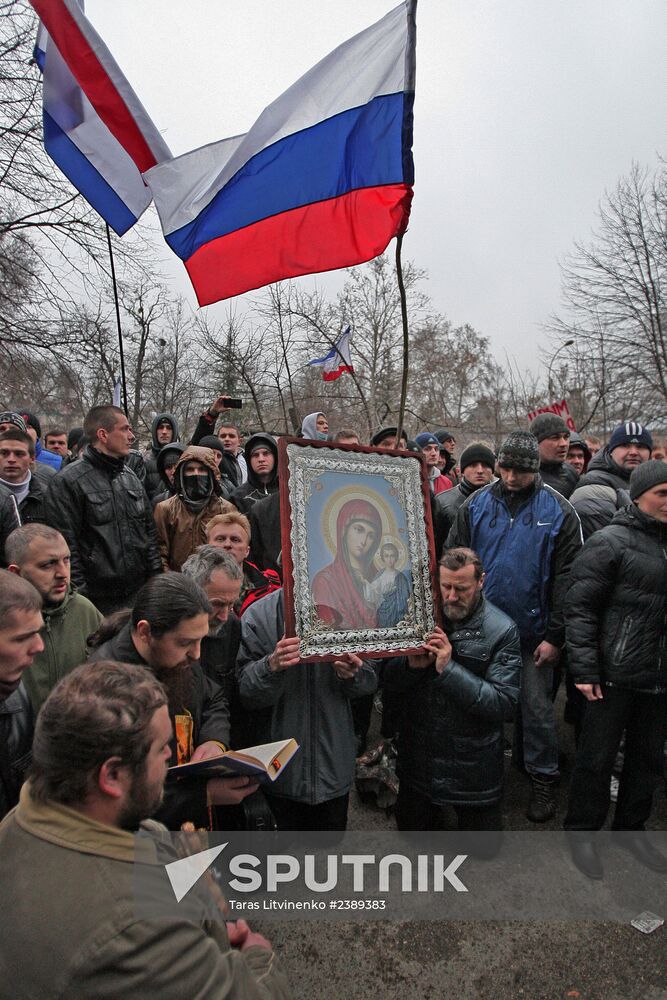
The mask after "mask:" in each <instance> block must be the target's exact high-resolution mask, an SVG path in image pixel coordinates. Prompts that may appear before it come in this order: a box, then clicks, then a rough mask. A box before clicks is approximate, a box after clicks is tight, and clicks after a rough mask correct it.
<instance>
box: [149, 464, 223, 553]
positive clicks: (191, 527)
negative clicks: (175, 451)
mask: <svg viewBox="0 0 667 1000" xmlns="http://www.w3.org/2000/svg"><path fill="white" fill-rule="evenodd" d="M193 461H196V462H201V463H202V464H203V465H205V466H206V468H207V470H208V476H209V493H208V496H207V497H205V498H202V499H201V500H197V501H192V500H190V499H188V497H187V495H186V493H185V487H184V469H185V466H186V465H187V463H188V462H193ZM174 485H175V487H176V492H175V494H174V496H172V497H169V499H168V500H162V501H161V502H160V503H159V504H158V505H157V506H156V508H155V511H154V516H155V525H156V527H157V535H158V541H159V545H160V556H161V558H162V566H163V568H164V569H165V570H169V569H173V570H177V571H179V572H180V569H181V566H182V565H183V563H184V562H185V560H186V559H187V558H188V556H191V555H192V553H193V552H194V551H195V550H196V549H198V548H199V546H200V545H205V544H206V531H205V528H206V525H207V524H208V522H209V521H210V520H211V518H212V517H215V515H216V514H226V513H228V512H229V511H232V510H234V508H233V507H232V505H231V504H230V503H228V501H227V500H223V498H222V497H221V496H220V471H219V469H218V466H217V464H216V461H215V457H214V455H213V452H212V451H211V450H210V448H198V447H196V446H193V445H190V446H189V447H188V448H186V449H185V451H184V452H183V454H182V455H181V457H180V458H179V460H178V462H177V463H176V472H175V474H174Z"/></svg>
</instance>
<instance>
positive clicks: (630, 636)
mask: <svg viewBox="0 0 667 1000" xmlns="http://www.w3.org/2000/svg"><path fill="white" fill-rule="evenodd" d="M565 611H566V616H567V650H568V669H569V670H570V672H571V674H572V677H573V678H574V682H575V684H600V683H602V684H604V683H608V684H616V685H618V686H619V687H624V688H632V689H634V690H637V691H647V692H651V693H659V692H662V691H667V524H663V523H662V522H660V521H658V520H657V518H654V517H649V516H648V515H647V514H645V513H644V512H643V511H641V510H640V509H639V507H637V506H636V505H635V504H633V503H631V504H629V505H628V506H627V507H625V508H623V510H620V511H618V513H617V514H616V515H615V516H614V519H613V520H612V522H611V524H610V525H608V526H607V527H605V528H601V529H600V530H599V531H596V532H595V533H594V534H593V535H592V536H591V538H589V539H588V541H587V542H586V544H585V545H584V547H583V549H582V550H581V552H580V553H579V555H578V556H577V558H576V559H575V561H574V563H573V565H572V572H571V574H570V586H569V589H568V594H567V603H566V608H565Z"/></svg>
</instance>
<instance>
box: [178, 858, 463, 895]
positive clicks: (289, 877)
mask: <svg viewBox="0 0 667 1000" xmlns="http://www.w3.org/2000/svg"><path fill="white" fill-rule="evenodd" d="M226 846H227V844H226V843H225V844H222V845H221V846H219V847H214V848H211V849H209V850H207V851H198V852H197V853H196V854H191V855H189V856H188V857H186V858H182V859H179V860H178V861H172V862H170V863H169V864H167V865H165V869H166V871H167V876H168V878H169V881H170V883H171V887H172V889H173V890H174V895H175V896H176V900H177V902H180V901H181V899H183V897H184V896H185V895H186V894H187V893H188V892H189V890H190V889H191V888H192V886H193V885H194V884H195V883H196V882H197V881H198V880H199V879H200V878H201V876H202V875H203V874H204V873H205V872H206V870H207V868H209V867H210V865H211V864H212V863H213V861H215V860H216V858H218V857H219V855H220V854H221V853H222V851H223V850H224V848H225V847H226ZM467 857H468V855H467V854H457V855H456V857H455V858H453V859H452V860H451V861H450V862H449V864H447V865H445V861H446V858H445V856H444V854H434V855H428V854H419V855H417V858H416V864H415V860H413V859H411V858H408V857H406V855H405V854H389V855H387V856H386V857H381V858H379V859H378V858H377V857H376V856H375V855H374V854H344V855H342V857H340V858H339V857H338V856H337V855H335V854H329V855H328V856H327V858H326V877H325V878H324V880H323V881H322V879H320V878H318V875H317V872H316V867H319V868H321V867H322V859H321V858H319V859H316V857H315V855H314V854H306V855H304V857H303V859H300V858H298V857H296V856H295V855H290V854H268V855H266V856H265V857H263V858H258V857H257V856H256V855H254V854H238V855H235V856H234V857H232V858H231V859H230V861H229V875H230V876H231V878H230V880H229V883H228V885H229V889H230V890H231V891H233V892H243V893H256V892H269V893H276V892H282V890H283V888H284V887H285V885H287V884H289V883H292V882H295V883H296V882H298V883H302V884H303V886H304V887H305V888H306V889H307V890H309V891H310V892H321V893H331V892H335V890H336V889H337V888H338V885H339V872H340V871H341V868H342V866H343V865H345V866H348V871H349V873H350V874H351V876H352V886H351V888H352V891H353V892H355V893H364V892H367V891H368V890H369V888H370V887H371V886H372V888H373V891H376V892H382V893H387V892H390V891H391V889H392V888H393V887H394V884H393V879H394V878H397V877H398V878H400V890H401V892H444V891H445V888H447V887H450V888H452V889H454V890H455V891H456V892H468V889H467V887H466V886H465V885H464V884H463V882H462V881H461V879H460V878H459V876H458V875H457V871H458V869H459V868H460V867H461V865H462V864H463V862H464V861H466V860H467ZM316 860H317V861H318V862H319V864H316ZM272 902H273V903H275V902H276V901H275V900H274V901H272ZM280 908H281V907H280V906H279V905H276V906H271V907H269V909H280Z"/></svg>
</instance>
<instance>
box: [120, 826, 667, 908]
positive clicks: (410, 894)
mask: <svg viewBox="0 0 667 1000" xmlns="http://www.w3.org/2000/svg"><path fill="white" fill-rule="evenodd" d="M646 836H648V835H646ZM650 837H651V839H652V842H653V845H654V847H655V849H657V850H659V849H660V846H662V848H663V850H665V851H666V853H667V834H665V833H662V832H659V831H652V832H651V834H650ZM661 841H662V845H661V843H660V842H661ZM596 845H597V847H598V850H599V854H600V857H601V858H602V859H603V863H604V878H603V879H601V880H598V882H596V883H594V884H592V883H591V880H590V879H588V878H586V876H585V874H582V873H581V871H579V870H578V869H577V867H576V866H575V865H574V863H573V861H572V858H571V855H570V850H569V842H568V839H567V837H566V836H565V834H563V833H560V832H557V831H546V832H544V833H540V834H539V835H536V834H535V833H534V832H532V831H529V832H523V831H517V832H514V833H510V834H505V835H504V838H500V837H499V836H498V835H497V834H494V833H493V832H491V833H472V834H469V833H465V832H459V833H456V832H450V831H444V832H443V831H429V832H425V833H424V832H422V833H418V834H405V833H401V832H399V831H397V832H385V831H382V832H375V831H348V832H347V833H345V834H339V833H337V832H333V833H326V834H325V833H321V834H305V833H302V832H299V831H293V832H280V833H276V834H269V833H248V832H239V833H237V832H235V831H225V833H224V834H223V835H221V836H217V835H215V834H205V833H197V834H196V836H195V837H194V838H191V837H190V835H187V836H186V837H185V840H184V837H183V835H182V834H178V833H175V834H166V832H163V833H157V834H153V835H150V834H149V833H148V831H147V832H146V833H142V834H138V835H137V837H136V849H135V865H134V884H135V899H136V904H137V910H138V913H139V915H140V917H141V919H148V918H153V917H154V916H156V915H157V916H160V917H163V916H170V917H173V918H174V919H177V920H179V919H189V917H188V913H189V912H190V911H192V914H197V913H200V911H201V909H202V907H207V906H209V905H210V906H211V907H212V910H213V917H214V918H216V915H217V918H218V919H221V920H225V919H234V917H235V916H236V917H239V916H246V915H247V913H249V912H250V911H255V912H257V911H260V912H262V913H263V914H264V915H265V916H266V917H267V918H268V919H272V918H275V919H303V918H304V917H308V916H310V917H311V918H313V919H320V918H321V917H322V916H323V911H326V914H325V918H326V919H327V920H337V919H338V920H350V919H353V920H354V919H356V920H365V919H369V918H370V919H385V920H386V919H397V920H410V919H431V920H432V919H435V920H442V919H447V920H455V919H461V920H474V919H483V920H545V919H547V920H548V919H553V920H563V919H577V920H581V919H590V920H599V919H604V920H619V921H622V922H624V923H625V922H628V921H629V920H630V919H632V918H633V917H636V915H637V913H639V912H642V911H644V910H649V911H651V912H653V913H656V914H658V915H659V916H661V917H664V912H663V911H664V880H662V879H660V878H659V877H656V873H655V872H653V871H652V870H650V869H648V868H646V867H644V866H642V865H641V864H640V862H639V861H637V859H636V858H634V856H633V855H632V854H631V853H630V852H629V851H627V850H624V849H623V848H622V846H619V845H618V844H617V843H616V842H615V840H614V839H613V838H612V837H611V835H610V834H609V833H605V831H602V832H601V833H599V834H596ZM307 911H311V912H310V913H308V912H307ZM318 915H319V916H318ZM206 919H210V917H207V918H206Z"/></svg>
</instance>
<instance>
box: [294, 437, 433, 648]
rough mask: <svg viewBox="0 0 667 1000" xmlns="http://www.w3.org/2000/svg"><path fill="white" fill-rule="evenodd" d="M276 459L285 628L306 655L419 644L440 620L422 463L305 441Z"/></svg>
mask: <svg viewBox="0 0 667 1000" xmlns="http://www.w3.org/2000/svg"><path fill="white" fill-rule="evenodd" d="M279 456H280V463H281V465H280V483H281V509H282V517H283V529H284V530H283V566H284V570H285V611H286V624H287V629H288V634H294V635H298V636H299V638H300V639H301V641H302V651H303V654H304V659H311V658H312V659H318V658H321V657H326V656H327V655H328V656H329V657H330V656H331V654H335V653H341V652H365V653H367V654H369V655H373V656H380V655H383V654H385V655H391V654H392V653H397V652H398V651H399V650H400V651H403V650H405V649H417V648H419V647H421V645H422V643H423V641H424V638H425V636H426V635H427V634H428V633H429V632H430V631H431V630H432V629H433V626H434V624H435V618H434V602H433V591H432V566H433V547H432V531H431V525H430V504H429V501H428V492H427V488H426V486H425V484H424V480H423V474H422V463H421V461H420V459H419V457H418V456H412V455H408V454H406V453H405V452H403V453H398V452H387V451H380V450H378V449H374V448H364V447H361V446H346V445H342V446H341V445H335V444H329V443H325V442H310V441H304V440H303V439H295V440H289V439H288V440H283V441H282V442H281V443H280V447H279ZM427 505H428V506H427Z"/></svg>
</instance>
